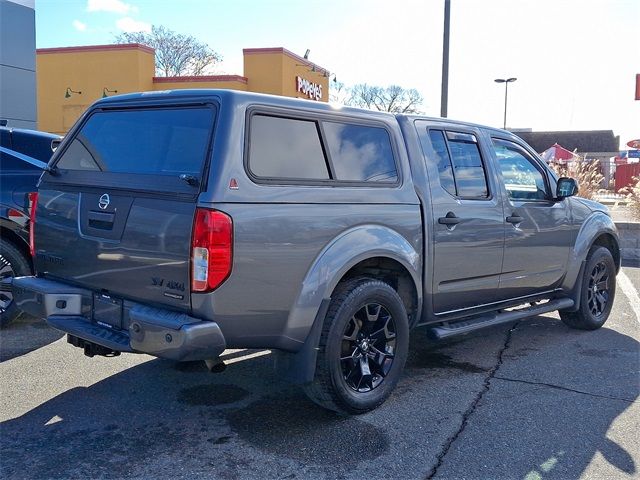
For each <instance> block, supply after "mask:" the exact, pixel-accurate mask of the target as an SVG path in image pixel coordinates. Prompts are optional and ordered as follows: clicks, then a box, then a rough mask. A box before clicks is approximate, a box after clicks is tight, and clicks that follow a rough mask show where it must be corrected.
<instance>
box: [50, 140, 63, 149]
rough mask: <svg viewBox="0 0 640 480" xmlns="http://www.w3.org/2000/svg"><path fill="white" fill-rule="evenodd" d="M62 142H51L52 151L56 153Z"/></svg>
mask: <svg viewBox="0 0 640 480" xmlns="http://www.w3.org/2000/svg"><path fill="white" fill-rule="evenodd" d="M61 142H62V139H61V138H54V139H53V140H51V151H52V152H55V151H56V149H57V148H58V147H59V146H60V143H61Z"/></svg>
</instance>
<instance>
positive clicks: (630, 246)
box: [616, 222, 640, 264]
mask: <svg viewBox="0 0 640 480" xmlns="http://www.w3.org/2000/svg"><path fill="white" fill-rule="evenodd" d="M616 228H617V229H618V235H619V237H620V255H621V257H622V260H623V261H625V262H628V263H634V264H638V263H640V223H639V222H616Z"/></svg>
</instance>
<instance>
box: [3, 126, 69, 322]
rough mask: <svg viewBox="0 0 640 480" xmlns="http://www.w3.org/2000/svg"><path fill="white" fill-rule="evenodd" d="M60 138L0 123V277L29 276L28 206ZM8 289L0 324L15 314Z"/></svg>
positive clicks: (31, 271)
mask: <svg viewBox="0 0 640 480" xmlns="http://www.w3.org/2000/svg"><path fill="white" fill-rule="evenodd" d="M60 138H61V137H59V136H58V135H53V134H50V133H44V132H38V131H35V130H23V129H17V128H9V127H6V126H0V279H3V278H6V277H13V276H20V275H31V274H32V273H33V263H32V261H31V255H30V252H29V205H30V202H31V201H33V199H34V194H35V192H36V184H37V183H38V179H39V178H40V175H41V174H42V170H43V168H45V167H46V164H47V162H48V161H49V159H50V158H51V154H52V153H53V150H52V146H53V144H52V142H54V141H55V142H57V141H59V140H60ZM18 313H19V311H18V309H17V308H16V307H15V305H14V302H13V295H12V294H11V291H10V290H9V291H8V289H5V288H2V289H0V326H5V325H7V324H8V323H9V322H11V321H12V320H13V319H14V318H16V317H17V316H18Z"/></svg>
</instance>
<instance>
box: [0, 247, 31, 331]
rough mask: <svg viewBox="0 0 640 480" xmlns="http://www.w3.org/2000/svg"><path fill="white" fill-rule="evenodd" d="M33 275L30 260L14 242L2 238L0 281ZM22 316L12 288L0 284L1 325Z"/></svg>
mask: <svg viewBox="0 0 640 480" xmlns="http://www.w3.org/2000/svg"><path fill="white" fill-rule="evenodd" d="M23 275H31V267H30V266H29V260H28V259H27V258H26V257H25V256H24V255H23V254H22V252H21V251H20V250H18V249H17V248H16V247H15V245H13V244H12V243H10V242H8V241H6V240H4V239H0V281H1V280H4V279H5V278H9V277H20V276H23ZM19 316H20V310H18V308H17V307H16V305H15V303H14V301H13V294H12V293H11V288H10V287H6V286H3V285H0V327H6V326H7V325H9V323H11V322H12V321H13V320H15V319H16V318H18V317H19Z"/></svg>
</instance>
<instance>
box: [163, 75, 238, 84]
mask: <svg viewBox="0 0 640 480" xmlns="http://www.w3.org/2000/svg"><path fill="white" fill-rule="evenodd" d="M248 81H249V79H248V78H247V77H241V76H240V75H201V76H191V77H153V83H180V82H240V83H245V84H246V83H247V82H248Z"/></svg>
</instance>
